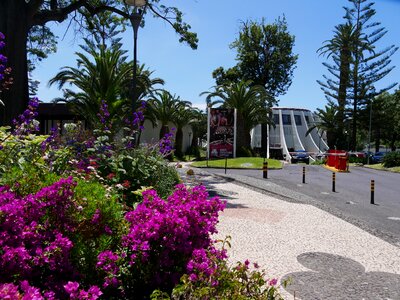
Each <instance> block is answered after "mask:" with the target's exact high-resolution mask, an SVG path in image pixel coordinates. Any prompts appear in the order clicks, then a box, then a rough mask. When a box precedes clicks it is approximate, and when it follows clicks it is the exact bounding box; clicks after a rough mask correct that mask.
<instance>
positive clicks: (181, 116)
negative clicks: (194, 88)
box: [173, 105, 197, 157]
mask: <svg viewBox="0 0 400 300" xmlns="http://www.w3.org/2000/svg"><path fill="white" fill-rule="evenodd" d="M196 120H197V119H196V109H194V108H192V107H191V105H181V106H180V107H179V108H178V110H177V112H176V115H175V117H174V119H173V123H174V124H175V126H176V136H175V154H176V156H178V157H180V156H182V154H183V153H182V145H183V127H185V126H187V125H192V123H194V122H196Z"/></svg>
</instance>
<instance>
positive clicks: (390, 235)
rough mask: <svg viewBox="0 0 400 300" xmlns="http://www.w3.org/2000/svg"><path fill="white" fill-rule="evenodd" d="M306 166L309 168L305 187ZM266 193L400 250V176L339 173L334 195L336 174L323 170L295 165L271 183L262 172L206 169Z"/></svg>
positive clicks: (355, 170)
mask: <svg viewBox="0 0 400 300" xmlns="http://www.w3.org/2000/svg"><path fill="white" fill-rule="evenodd" d="M303 166H305V168H306V178H305V179H306V180H305V184H303V183H302V176H303V175H302V174H303ZM206 170H207V171H208V172H210V173H214V174H218V175H222V176H227V177H230V178H233V179H235V180H236V181H238V182H241V183H243V184H246V185H249V186H253V187H255V188H258V189H261V190H263V191H265V192H271V193H273V194H275V195H279V196H282V197H284V198H288V199H291V200H292V201H298V202H302V203H309V204H312V205H315V206H317V207H319V208H322V209H324V210H326V211H329V212H331V213H333V214H335V215H336V216H338V217H340V218H342V219H344V220H346V221H349V222H350V223H353V224H355V225H357V226H359V227H361V228H363V229H365V230H367V231H369V232H370V233H372V234H374V235H376V236H378V237H381V238H383V239H385V240H386V241H388V242H390V243H392V244H394V245H396V246H398V247H400V174H398V173H391V172H385V171H378V170H373V169H368V168H363V167H350V172H349V173H336V184H335V190H336V191H335V192H333V191H332V171H330V170H327V169H325V168H324V167H322V166H314V165H307V166H306V165H304V164H298V165H296V164H293V165H285V167H284V168H283V169H282V170H270V171H269V172H268V179H263V178H262V171H260V170H234V169H228V170H227V174H226V175H225V174H224V170H223V169H222V170H221V169H211V168H210V169H206ZM371 180H375V204H374V205H372V204H370V201H371V190H370V183H371Z"/></svg>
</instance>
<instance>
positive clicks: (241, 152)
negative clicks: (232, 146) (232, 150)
mask: <svg viewBox="0 0 400 300" xmlns="http://www.w3.org/2000/svg"><path fill="white" fill-rule="evenodd" d="M236 156H237V157H253V156H254V153H253V151H252V150H251V148H248V147H240V148H239V149H237V150H236Z"/></svg>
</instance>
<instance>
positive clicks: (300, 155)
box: [290, 150, 310, 164]
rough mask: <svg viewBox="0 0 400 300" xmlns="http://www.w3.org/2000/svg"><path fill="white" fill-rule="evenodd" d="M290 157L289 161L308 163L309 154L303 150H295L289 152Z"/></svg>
mask: <svg viewBox="0 0 400 300" xmlns="http://www.w3.org/2000/svg"><path fill="white" fill-rule="evenodd" d="M291 155H292V158H291V160H290V161H291V163H292V164H295V163H298V162H304V163H306V164H309V163H310V156H309V155H308V153H307V152H306V151H305V150H296V151H294V152H293V153H291Z"/></svg>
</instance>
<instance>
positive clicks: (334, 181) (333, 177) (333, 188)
mask: <svg viewBox="0 0 400 300" xmlns="http://www.w3.org/2000/svg"><path fill="white" fill-rule="evenodd" d="M335 185H336V173H335V172H333V173H332V192H336V190H335Z"/></svg>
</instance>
